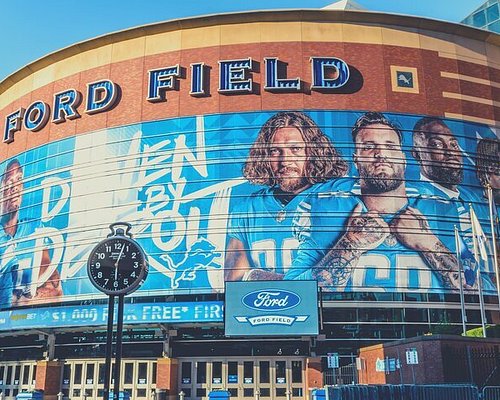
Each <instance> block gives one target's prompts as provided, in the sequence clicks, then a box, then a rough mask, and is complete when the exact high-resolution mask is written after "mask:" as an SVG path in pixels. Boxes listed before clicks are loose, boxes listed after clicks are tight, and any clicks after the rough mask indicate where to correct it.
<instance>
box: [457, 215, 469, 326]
mask: <svg viewBox="0 0 500 400" xmlns="http://www.w3.org/2000/svg"><path fill="white" fill-rule="evenodd" d="M455 248H456V255H457V267H458V275H459V277H460V308H461V310H462V336H465V334H466V331H467V327H466V326H465V322H466V321H467V314H466V313H465V298H464V284H463V277H462V267H461V264H462V263H461V262H460V255H459V254H458V251H459V248H460V246H459V244H458V230H457V226H456V225H455Z"/></svg>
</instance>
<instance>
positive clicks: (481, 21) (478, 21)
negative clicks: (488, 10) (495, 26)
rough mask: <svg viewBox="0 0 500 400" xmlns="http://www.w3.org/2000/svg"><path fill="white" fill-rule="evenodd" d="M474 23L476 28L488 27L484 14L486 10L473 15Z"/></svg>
mask: <svg viewBox="0 0 500 400" xmlns="http://www.w3.org/2000/svg"><path fill="white" fill-rule="evenodd" d="M472 22H473V24H474V26H477V27H482V26H485V25H486V15H485V13H484V10H480V11H478V12H477V13H475V14H474V15H472Z"/></svg>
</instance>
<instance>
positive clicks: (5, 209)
mask: <svg viewBox="0 0 500 400" xmlns="http://www.w3.org/2000/svg"><path fill="white" fill-rule="evenodd" d="M6 174H7V176H6V177H5V179H4V182H3V187H2V213H3V214H12V213H14V212H17V211H18V210H19V207H20V206H21V198H22V193H23V172H22V170H21V168H19V167H13V168H11V169H9V170H8V171H7V172H6Z"/></svg>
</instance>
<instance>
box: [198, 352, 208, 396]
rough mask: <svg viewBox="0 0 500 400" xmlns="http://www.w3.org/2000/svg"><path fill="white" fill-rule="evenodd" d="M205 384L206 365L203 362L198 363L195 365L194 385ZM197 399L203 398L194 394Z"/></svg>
mask: <svg viewBox="0 0 500 400" xmlns="http://www.w3.org/2000/svg"><path fill="white" fill-rule="evenodd" d="M206 382H207V363H206V362H205V361H199V362H197V363H196V383H206ZM196 396H197V397H203V396H205V395H204V394H203V395H202V396H199V395H198V394H196Z"/></svg>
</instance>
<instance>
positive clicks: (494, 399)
mask: <svg viewBox="0 0 500 400" xmlns="http://www.w3.org/2000/svg"><path fill="white" fill-rule="evenodd" d="M481 400H500V386H485V387H484V388H483V392H482V396H481Z"/></svg>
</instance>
